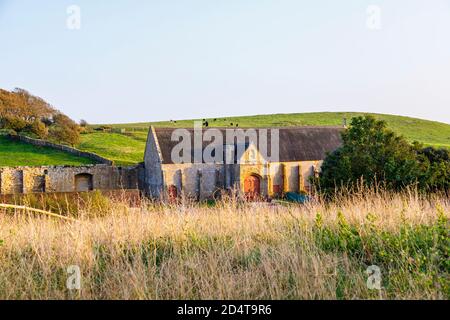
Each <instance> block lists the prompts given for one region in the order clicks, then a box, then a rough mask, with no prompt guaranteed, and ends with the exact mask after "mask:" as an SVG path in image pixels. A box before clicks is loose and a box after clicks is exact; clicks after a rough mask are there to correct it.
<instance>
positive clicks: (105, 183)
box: [0, 165, 142, 195]
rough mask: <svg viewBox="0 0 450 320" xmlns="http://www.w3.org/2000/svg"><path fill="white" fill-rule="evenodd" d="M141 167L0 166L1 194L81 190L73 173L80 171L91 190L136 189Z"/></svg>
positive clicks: (75, 174)
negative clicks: (87, 180)
mask: <svg viewBox="0 0 450 320" xmlns="http://www.w3.org/2000/svg"><path fill="white" fill-rule="evenodd" d="M141 171H142V166H141V165H138V166H135V167H126V168H122V167H115V166H109V165H88V166H79V167H69V166H46V167H16V168H12V167H3V168H0V194H3V195H8V194H20V193H38V192H77V191H80V190H77V189H76V184H75V177H76V176H77V175H79V174H83V175H88V176H89V177H91V179H92V188H93V190H119V189H138V188H139V185H140V179H139V176H140V174H141V175H142V173H141ZM141 184H142V183H141Z"/></svg>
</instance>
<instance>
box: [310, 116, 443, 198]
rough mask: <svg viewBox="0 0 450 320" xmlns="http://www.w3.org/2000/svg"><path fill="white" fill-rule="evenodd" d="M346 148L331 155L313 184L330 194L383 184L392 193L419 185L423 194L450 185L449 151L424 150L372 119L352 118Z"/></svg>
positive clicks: (344, 134) (345, 133)
mask: <svg viewBox="0 0 450 320" xmlns="http://www.w3.org/2000/svg"><path fill="white" fill-rule="evenodd" d="M342 140H343V145H342V147H341V148H339V149H337V150H336V151H335V152H333V153H331V154H329V155H328V156H327V157H326V159H325V161H324V163H323V165H322V172H321V173H320V176H319V179H316V180H315V181H314V183H315V184H316V186H317V187H318V188H319V189H321V190H322V191H324V193H325V194H330V193H331V192H333V191H334V190H335V189H336V188H342V187H352V186H354V185H356V184H357V183H359V182H362V183H363V184H364V185H365V186H369V187H370V186H373V185H375V184H377V183H382V184H383V185H384V186H385V187H387V188H388V189H392V190H400V189H403V188H404V187H406V186H409V185H413V184H418V185H419V188H420V189H421V190H429V189H430V188H432V189H434V190H436V189H441V190H446V189H448V186H449V184H450V160H449V159H450V157H449V154H448V151H445V150H436V149H433V148H426V149H422V146H421V145H419V144H418V143H414V144H410V143H408V142H407V141H406V139H405V138H403V137H402V136H398V135H396V134H395V133H394V132H393V131H391V130H389V129H387V128H386V123H385V122H384V121H378V120H376V119H375V118H373V117H372V116H366V117H357V118H353V119H352V122H351V126H350V128H349V129H348V130H346V131H345V132H343V133H342Z"/></svg>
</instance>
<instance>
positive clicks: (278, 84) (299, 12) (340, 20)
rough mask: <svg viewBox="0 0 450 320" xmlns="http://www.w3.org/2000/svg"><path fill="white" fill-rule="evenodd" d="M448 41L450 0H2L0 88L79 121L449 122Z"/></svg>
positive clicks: (0, 20) (449, 45) (449, 44)
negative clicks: (268, 118)
mask: <svg viewBox="0 0 450 320" xmlns="http://www.w3.org/2000/svg"><path fill="white" fill-rule="evenodd" d="M72 5H74V6H76V8H77V10H78V9H79V13H80V14H79V19H78V15H77V12H78V11H70V10H69V12H68V8H69V7H70V6H72ZM74 21H75V22H74ZM78 22H79V24H78ZM78 26H79V27H80V28H77V27H78ZM449 39H450V0H433V1H425V0H396V1H392V0H389V1H387V0H370V1H366V0H346V1H335V0H334V1H333V0H315V1H303V0H160V1H157V0H147V1H144V0H141V1H139V0H114V1H107V0H95V1H93V0H78V1H77V0H71V1H66V0H53V1H50V0H40V1H32V0H28V1H27V0H0V88H3V89H6V90H12V89H14V88H15V87H20V88H24V89H27V90H29V91H30V92H31V93H33V94H35V95H38V96H40V97H42V98H44V99H46V100H47V101H48V102H50V103H51V104H52V105H53V106H54V107H56V108H58V109H60V110H61V111H63V112H64V113H66V114H68V115H69V116H70V117H72V118H73V119H75V120H79V119H85V120H87V121H88V122H90V123H127V122H145V121H158V120H169V119H192V118H211V117H220V116H237V115H253V114H271V113H294V112H295V113H297V112H317V111H362V112H376V113H389V114H398V115H406V116H413V117H418V118H424V119H431V120H437V121H441V122H446V123H450V40H449Z"/></svg>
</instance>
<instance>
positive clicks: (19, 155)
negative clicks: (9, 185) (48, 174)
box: [0, 136, 92, 167]
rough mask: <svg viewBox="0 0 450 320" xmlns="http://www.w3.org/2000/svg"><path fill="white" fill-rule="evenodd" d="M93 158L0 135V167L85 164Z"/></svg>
mask: <svg viewBox="0 0 450 320" xmlns="http://www.w3.org/2000/svg"><path fill="white" fill-rule="evenodd" d="M91 163H92V160H90V159H86V158H81V157H76V156H74V155H71V154H69V153H66V152H63V151H59V150H54V149H51V148H44V147H36V146H33V145H30V144H27V143H24V142H19V141H11V140H9V139H8V138H6V137H4V136H0V167H9V166H11V167H13V166H44V165H48V166H51V165H83V164H91Z"/></svg>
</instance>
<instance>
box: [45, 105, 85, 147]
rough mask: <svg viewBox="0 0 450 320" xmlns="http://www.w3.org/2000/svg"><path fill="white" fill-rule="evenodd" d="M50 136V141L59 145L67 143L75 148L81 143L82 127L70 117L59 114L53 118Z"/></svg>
mask: <svg viewBox="0 0 450 320" xmlns="http://www.w3.org/2000/svg"><path fill="white" fill-rule="evenodd" d="M49 136H50V140H53V141H55V142H57V143H67V144H70V145H72V146H73V145H75V144H78V143H79V142H80V126H79V125H78V124H76V123H75V121H73V120H72V119H70V118H69V117H68V116H66V115H64V114H62V113H57V114H55V115H54V116H53V124H52V125H51V126H50V128H49Z"/></svg>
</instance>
